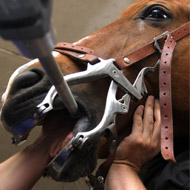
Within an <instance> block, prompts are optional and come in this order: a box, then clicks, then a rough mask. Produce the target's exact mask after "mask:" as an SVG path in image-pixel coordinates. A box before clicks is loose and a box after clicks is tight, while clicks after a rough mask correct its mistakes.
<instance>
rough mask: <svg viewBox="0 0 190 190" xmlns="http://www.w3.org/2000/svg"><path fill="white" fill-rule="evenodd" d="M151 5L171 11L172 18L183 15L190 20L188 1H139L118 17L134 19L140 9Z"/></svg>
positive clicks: (189, 2) (189, 3)
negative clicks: (160, 5) (160, 6)
mask: <svg viewBox="0 0 190 190" xmlns="http://www.w3.org/2000/svg"><path fill="white" fill-rule="evenodd" d="M152 4H162V5H164V6H166V8H168V9H169V10H171V11H172V14H173V17H177V16H179V15H180V16H183V15H184V16H185V17H186V18H187V19H188V20H190V16H189V15H190V0H143V1H142V0H139V1H137V2H135V3H133V4H132V5H131V6H129V7H128V8H127V9H125V10H124V11H123V12H122V13H121V14H120V17H123V16H125V17H128V18H129V19H130V18H134V17H136V16H137V15H138V13H139V12H140V11H141V10H142V9H144V8H145V7H146V6H149V5H152Z"/></svg>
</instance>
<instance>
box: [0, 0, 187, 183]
mask: <svg viewBox="0 0 190 190" xmlns="http://www.w3.org/2000/svg"><path fill="white" fill-rule="evenodd" d="M189 14H190V2H189V0H170V1H166V0H139V1H137V2H135V3H134V4H132V5H131V6H129V7H128V8H127V9H125V10H124V11H123V12H122V13H121V15H120V17H119V19H117V20H115V21H114V22H112V23H111V24H109V25H107V26H105V27H103V28H102V29H100V30H98V31H97V32H95V33H93V34H91V35H89V36H87V37H85V38H83V39H81V40H79V41H77V42H75V43H73V46H80V47H85V48H89V49H91V50H93V51H94V52H95V55H96V56H97V57H100V58H102V59H105V60H106V59H110V58H114V59H115V60H117V59H119V58H121V57H125V56H126V55H129V54H130V53H131V52H135V51H136V50H137V49H139V48H142V47H144V46H146V45H147V44H149V43H150V42H152V41H153V39H154V38H155V37H157V36H160V35H161V34H162V33H164V32H165V31H169V32H172V31H173V30H175V29H176V28H179V27H181V26H182V25H184V24H185V23H187V22H188V21H189V20H190V18H189ZM189 42H190V41H189V35H187V36H185V37H183V38H182V39H180V40H179V41H178V42H177V45H176V48H175V51H174V53H173V59H172V71H171V76H172V84H171V88H172V104H173V105H172V106H173V108H172V110H173V119H174V121H173V123H174V137H175V138H179V139H181V138H188V126H189V57H188V56H189V52H190V51H189V50H190V46H189ZM53 55H54V57H55V59H56V61H57V62H58V64H59V66H60V68H61V70H62V72H63V73H64V75H66V76H67V75H70V74H72V73H77V72H80V71H83V70H85V66H84V65H81V64H79V63H78V61H76V60H73V59H71V58H70V57H69V56H67V55H65V54H62V53H59V52H57V51H56V52H53ZM159 58H160V52H159V51H157V52H156V53H154V54H152V55H150V56H147V57H145V58H144V59H142V60H139V61H137V63H136V64H133V65H131V66H130V67H127V68H126V69H124V70H123V73H124V75H125V76H126V77H127V79H128V80H129V81H130V82H131V83H133V82H134V81H135V78H136V76H137V75H138V73H139V71H140V70H141V69H143V68H144V67H147V66H148V67H154V66H155V63H156V62H157V60H158V59H159ZM109 84H110V79H109V78H103V79H100V80H96V81H93V82H90V83H83V84H80V85H72V86H71V90H72V93H73V94H74V97H75V99H76V101H77V103H78V104H79V105H80V106H79V107H80V110H81V112H82V117H80V119H79V120H78V121H77V122H76V125H75V126H72V127H71V129H73V130H74V132H75V134H76V133H77V132H78V131H88V130H90V129H93V128H94V127H95V126H97V124H98V123H99V122H100V120H101V118H102V116H103V113H104V108H105V100H106V96H107V91H108V88H109ZM145 84H146V88H147V90H148V94H147V95H149V94H151V95H153V96H155V97H156V98H159V71H158V69H156V70H155V72H149V73H147V74H146V77H145ZM50 87H51V84H50V82H49V80H48V78H47V76H46V75H45V72H44V71H43V69H42V68H41V66H40V63H39V62H38V60H33V61H31V62H29V63H27V64H26V65H24V66H23V67H22V68H20V69H19V72H15V73H14V74H13V75H12V76H11V78H10V81H9V83H8V86H7V90H6V92H5V93H4V95H3V97H2V100H3V107H2V113H1V120H2V123H3V125H4V126H5V127H6V128H7V129H8V130H9V131H10V132H12V131H11V130H10V128H11V126H13V125H15V124H17V123H19V122H22V121H24V120H26V119H28V118H30V117H31V115H33V113H35V111H36V106H37V105H38V104H40V103H41V101H42V100H43V98H44V97H45V95H46V94H47V92H48V90H49V89H50ZM121 94H122V92H120V93H119V96H121ZM144 102H145V98H142V99H141V100H140V101H136V100H134V99H133V100H131V103H130V108H129V111H128V113H127V115H118V116H117V118H116V126H117V136H118V138H117V142H118V143H119V142H121V140H122V139H123V138H124V137H125V136H127V135H129V134H130V132H131V128H130V126H131V124H132V116H133V113H134V111H135V109H136V108H137V106H138V105H139V104H143V103H144ZM57 104H60V100H59V97H58V98H57ZM58 107H59V106H58ZM62 109H64V108H63V106H62V107H61V108H60V107H59V111H62ZM56 113H57V111H56ZM63 113H64V112H63ZM48 117H49V118H48ZM64 117H68V114H65V115H63V116H62V120H64ZM47 118H48V119H51V115H47V116H46V119H47ZM54 118H55V116H54ZM181 118H183V119H181ZM108 153H109V152H108V148H107V144H106V142H104V141H103V142H97V141H96V140H94V141H92V142H91V146H90V147H88V150H86V149H85V150H83V151H81V152H80V154H79V153H76V154H74V156H71V157H69V159H68V163H70V164H68V165H67V167H66V168H65V171H64V172H63V175H62V178H61V180H62V181H74V180H77V179H78V178H80V177H83V176H88V175H89V174H90V173H91V172H92V171H93V170H94V168H95V167H96V158H105V157H107V155H108ZM78 154H79V155H80V157H77V161H76V156H77V155H78ZM71 163H72V164H71ZM78 163H80V164H78Z"/></svg>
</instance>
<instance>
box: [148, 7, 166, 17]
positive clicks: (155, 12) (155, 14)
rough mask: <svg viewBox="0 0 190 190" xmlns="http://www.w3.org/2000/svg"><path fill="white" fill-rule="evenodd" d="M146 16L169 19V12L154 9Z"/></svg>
mask: <svg viewBox="0 0 190 190" xmlns="http://www.w3.org/2000/svg"><path fill="white" fill-rule="evenodd" d="M146 18H150V19H152V18H153V19H167V18H168V16H167V14H166V13H165V12H164V11H162V10H160V9H153V10H152V11H151V12H150V13H148V15H147V16H146Z"/></svg>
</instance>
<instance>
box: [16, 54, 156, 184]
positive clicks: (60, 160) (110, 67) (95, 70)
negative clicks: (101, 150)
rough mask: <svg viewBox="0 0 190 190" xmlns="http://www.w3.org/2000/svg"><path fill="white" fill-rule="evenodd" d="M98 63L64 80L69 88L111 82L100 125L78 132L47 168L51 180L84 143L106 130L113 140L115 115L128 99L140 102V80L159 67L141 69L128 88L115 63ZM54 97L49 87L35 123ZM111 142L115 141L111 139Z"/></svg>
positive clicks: (125, 109)
mask: <svg viewBox="0 0 190 190" xmlns="http://www.w3.org/2000/svg"><path fill="white" fill-rule="evenodd" d="M98 59H99V62H98V63H96V64H94V65H93V64H90V63H88V65H87V69H86V70H85V71H81V72H78V73H73V74H69V75H66V76H65V77H64V79H65V81H66V82H67V83H68V84H69V85H76V84H80V83H85V82H91V81H95V80H98V79H102V78H105V77H110V78H111V79H112V80H111V83H110V87H109V90H108V94H107V99H106V106H105V110H104V114H103V117H102V119H101V121H100V123H99V124H98V125H97V126H96V127H95V128H94V129H92V130H90V131H87V132H78V133H77V134H76V135H75V136H74V137H73V138H72V139H71V140H70V141H69V142H68V144H67V145H66V146H65V147H64V148H63V149H62V150H61V151H60V152H59V154H58V155H57V156H56V157H55V158H54V159H53V160H52V161H51V162H50V163H49V165H48V166H47V171H48V174H49V175H50V176H51V177H52V178H53V179H55V180H58V181H59V178H60V177H61V175H62V172H63V166H64V164H65V162H66V160H67V158H68V157H69V155H70V154H72V151H73V150H74V149H82V148H83V147H84V145H85V143H86V142H87V141H88V142H89V141H91V140H93V139H95V138H97V137H101V136H103V135H104V134H105V131H106V130H109V131H110V132H111V133H112V137H116V134H114V133H116V129H115V119H116V116H117V114H125V113H127V112H128V110H129V105H130V100H131V98H133V99H135V100H140V99H141V98H142V96H143V95H144V94H145V93H147V89H146V86H145V83H144V76H145V74H146V73H147V72H153V71H155V69H156V67H157V65H158V64H159V61H158V62H157V64H156V65H155V66H154V67H145V68H143V69H142V70H141V71H140V72H139V74H138V76H137V77H136V80H135V82H134V83H133V84H131V83H130V82H129V80H128V79H127V78H126V77H125V76H124V74H123V72H122V70H119V69H118V68H117V67H116V66H115V64H114V62H115V59H108V60H104V59H101V58H98ZM118 88H120V89H121V90H122V91H123V93H124V95H123V96H122V98H121V99H119V100H117V99H116V94H117V90H118ZM56 96H57V91H56V89H55V87H54V86H52V87H51V88H50V90H49V91H48V93H47V95H46V97H45V98H44V100H43V101H42V102H41V103H40V104H39V105H38V106H37V111H36V113H34V115H33V120H35V123H38V121H42V120H43V119H44V117H45V116H46V115H47V113H49V112H50V111H51V110H54V106H53V103H54V99H55V97H56ZM21 125H22V128H26V130H25V131H27V129H28V126H24V125H23V123H22V124H21ZM18 127H19V125H17V128H18ZM13 128H14V127H13ZM30 128H31V126H30ZM21 139H22V136H19V138H18V137H17V141H18V142H19V140H21ZM113 139H114V141H116V139H115V138H113ZM112 143H113V142H112Z"/></svg>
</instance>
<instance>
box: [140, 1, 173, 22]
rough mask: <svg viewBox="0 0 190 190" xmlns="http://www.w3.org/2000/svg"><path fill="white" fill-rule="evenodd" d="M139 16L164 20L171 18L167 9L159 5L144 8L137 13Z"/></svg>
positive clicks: (153, 19) (146, 18) (144, 18)
mask: <svg viewBox="0 0 190 190" xmlns="http://www.w3.org/2000/svg"><path fill="white" fill-rule="evenodd" d="M139 18H140V19H143V20H149V21H165V20H167V19H170V18H172V16H171V13H170V12H169V10H168V9H166V8H165V7H162V6H160V5H159V6H151V7H148V8H146V9H145V10H144V11H143V12H142V13H141V14H140V15H139Z"/></svg>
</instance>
